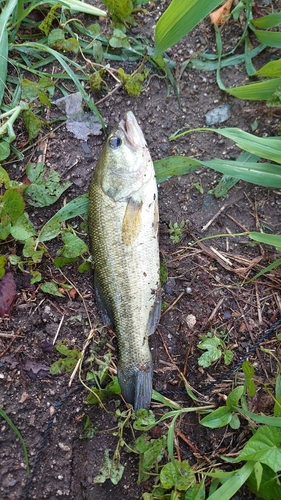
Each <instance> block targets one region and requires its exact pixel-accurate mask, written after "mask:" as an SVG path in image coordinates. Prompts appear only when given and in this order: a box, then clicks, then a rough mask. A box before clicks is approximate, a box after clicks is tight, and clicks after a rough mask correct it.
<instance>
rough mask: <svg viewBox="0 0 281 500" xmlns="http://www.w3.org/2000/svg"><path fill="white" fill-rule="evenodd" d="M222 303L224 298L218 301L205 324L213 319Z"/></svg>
mask: <svg viewBox="0 0 281 500" xmlns="http://www.w3.org/2000/svg"><path fill="white" fill-rule="evenodd" d="M223 301H224V298H222V299H220V300H219V301H218V303H217V305H216V307H215V309H214V310H213V312H212V313H211V315H210V316H209V318H208V319H207V323H209V322H210V321H212V319H213V317H214V316H215V314H216V312H217V310H218V309H219V308H220V306H221V305H222V303H223Z"/></svg>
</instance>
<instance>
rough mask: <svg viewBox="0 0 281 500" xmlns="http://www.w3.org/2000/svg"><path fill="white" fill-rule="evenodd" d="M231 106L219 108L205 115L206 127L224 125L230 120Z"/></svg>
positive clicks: (226, 105)
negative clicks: (217, 124)
mask: <svg viewBox="0 0 281 500" xmlns="http://www.w3.org/2000/svg"><path fill="white" fill-rule="evenodd" d="M230 116H231V115H230V106H229V104H225V105H224V106H219V107H217V108H214V109H211V110H210V111H208V113H206V115H205V121H206V125H208V127H209V126H210V125H215V124H216V123H223V122H225V121H226V120H228V119H229V118H230Z"/></svg>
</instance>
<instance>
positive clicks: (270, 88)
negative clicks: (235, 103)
mask: <svg viewBox="0 0 281 500" xmlns="http://www.w3.org/2000/svg"><path fill="white" fill-rule="evenodd" d="M257 74H259V72H257ZM279 85H281V78H273V79H272V80H266V81H264V82H257V83H250V84H248V85H241V86H240V87H236V88H233V89H225V91H226V92H227V93H228V94H230V95H233V96H234V97H239V99H247V100H249V101H260V100H267V99H270V97H272V95H273V94H274V92H275V91H276V89H277V87H278V86H279Z"/></svg>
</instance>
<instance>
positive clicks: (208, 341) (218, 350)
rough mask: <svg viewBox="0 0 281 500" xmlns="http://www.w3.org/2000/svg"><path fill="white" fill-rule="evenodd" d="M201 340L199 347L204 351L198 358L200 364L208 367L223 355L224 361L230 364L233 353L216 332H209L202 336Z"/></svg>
mask: <svg viewBox="0 0 281 500" xmlns="http://www.w3.org/2000/svg"><path fill="white" fill-rule="evenodd" d="M200 339H201V341H200V342H199V344H197V347H198V348H199V349H202V350H204V351H206V352H204V353H203V354H202V355H201V356H200V358H199V359H198V364H199V365H200V366H203V368H208V367H209V366H211V364H212V363H213V362H214V361H217V360H218V359H220V358H221V357H222V356H223V359H224V363H225V364H226V365H229V364H230V363H231V361H232V359H233V353H232V351H230V350H229V349H227V348H226V345H225V342H224V340H223V339H222V338H221V336H219V335H218V334H217V333H216V332H214V334H212V332H208V333H207V335H206V336H205V335H203V336H201V337H200Z"/></svg>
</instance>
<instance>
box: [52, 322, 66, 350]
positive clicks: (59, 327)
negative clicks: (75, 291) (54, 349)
mask: <svg viewBox="0 0 281 500" xmlns="http://www.w3.org/2000/svg"><path fill="white" fill-rule="evenodd" d="M63 320H64V315H63V316H62V318H61V320H60V324H59V326H58V329H57V333H56V335H55V337H54V340H53V345H55V343H56V341H57V338H58V334H59V332H60V329H61V327H62V324H63Z"/></svg>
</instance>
